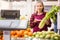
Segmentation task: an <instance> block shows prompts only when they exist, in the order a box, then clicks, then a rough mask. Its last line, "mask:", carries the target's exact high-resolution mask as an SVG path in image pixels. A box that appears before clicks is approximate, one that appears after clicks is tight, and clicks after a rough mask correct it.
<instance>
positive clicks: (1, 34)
mask: <svg viewBox="0 0 60 40" xmlns="http://www.w3.org/2000/svg"><path fill="white" fill-rule="evenodd" d="M0 40H3V31H0Z"/></svg>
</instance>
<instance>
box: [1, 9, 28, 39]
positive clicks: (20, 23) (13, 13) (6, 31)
mask: <svg viewBox="0 0 60 40" xmlns="http://www.w3.org/2000/svg"><path fill="white" fill-rule="evenodd" d="M1 18H4V19H2V20H0V30H3V36H4V40H11V37H10V31H11V30H21V29H26V28H27V23H28V20H20V10H1Z"/></svg>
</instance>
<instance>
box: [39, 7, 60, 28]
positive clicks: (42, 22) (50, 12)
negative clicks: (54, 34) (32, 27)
mask: <svg viewBox="0 0 60 40" xmlns="http://www.w3.org/2000/svg"><path fill="white" fill-rule="evenodd" d="M59 10H60V7H59V6H53V7H52V8H51V10H50V11H49V12H47V13H46V16H45V17H44V18H43V19H42V21H41V22H40V23H39V28H43V27H44V25H45V23H46V21H47V20H49V19H50V18H51V17H53V20H56V18H55V16H54V14H55V13H56V12H58V11H59Z"/></svg>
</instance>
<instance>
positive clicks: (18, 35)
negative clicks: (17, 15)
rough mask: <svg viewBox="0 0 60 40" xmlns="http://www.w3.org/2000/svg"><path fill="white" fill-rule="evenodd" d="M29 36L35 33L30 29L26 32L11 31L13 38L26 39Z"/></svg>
mask: <svg viewBox="0 0 60 40" xmlns="http://www.w3.org/2000/svg"><path fill="white" fill-rule="evenodd" d="M26 35H27V36H32V35H33V33H32V32H31V29H30V28H27V29H26V30H15V31H11V37H16V38H25V37H26Z"/></svg>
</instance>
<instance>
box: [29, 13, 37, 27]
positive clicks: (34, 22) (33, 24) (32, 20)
mask: <svg viewBox="0 0 60 40" xmlns="http://www.w3.org/2000/svg"><path fill="white" fill-rule="evenodd" d="M34 16H35V14H32V16H31V18H30V27H31V28H33V27H35V25H36V21H34Z"/></svg>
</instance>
